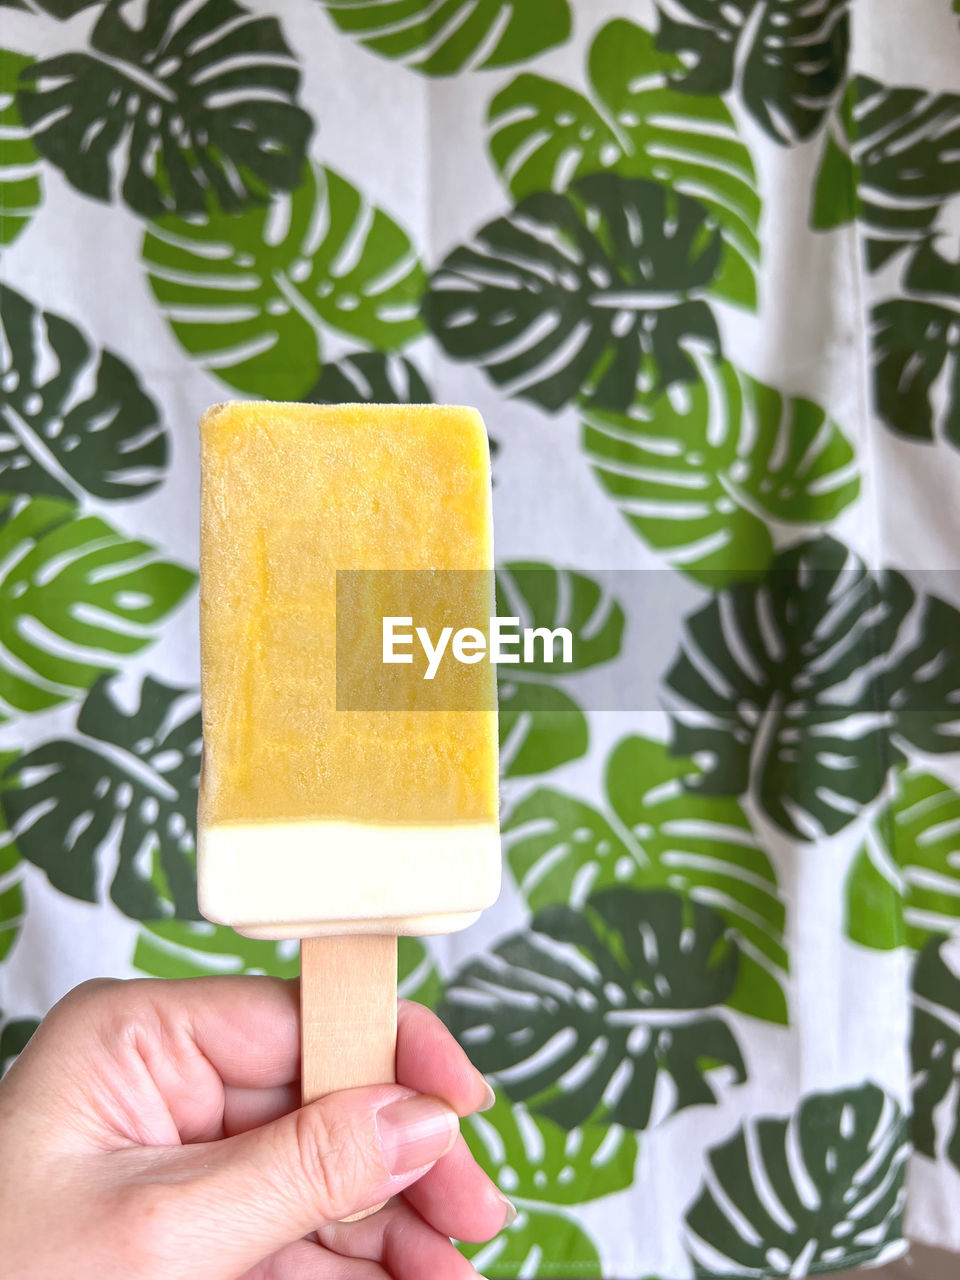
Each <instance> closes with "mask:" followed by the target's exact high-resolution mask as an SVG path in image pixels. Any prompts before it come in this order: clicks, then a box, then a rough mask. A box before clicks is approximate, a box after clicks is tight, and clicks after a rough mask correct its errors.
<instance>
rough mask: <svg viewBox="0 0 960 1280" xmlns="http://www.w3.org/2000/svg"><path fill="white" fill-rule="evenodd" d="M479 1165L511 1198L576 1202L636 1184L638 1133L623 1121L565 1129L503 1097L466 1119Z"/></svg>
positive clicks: (466, 1133) (467, 1135) (468, 1138)
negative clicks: (623, 1123) (489, 1107)
mask: <svg viewBox="0 0 960 1280" xmlns="http://www.w3.org/2000/svg"><path fill="white" fill-rule="evenodd" d="M463 1136H464V1138H465V1139H466V1142H467V1146H468V1147H469V1148H470V1150H471V1152H472V1153H473V1155H474V1156H475V1158H476V1160H477V1163H478V1164H479V1165H480V1167H481V1168H482V1169H484V1170H486V1172H487V1173H488V1174H489V1175H490V1177H491V1178H492V1179H493V1180H494V1182H495V1183H496V1184H497V1186H498V1187H499V1188H500V1189H501V1191H503V1193H504V1194H505V1195H506V1196H509V1197H510V1198H511V1199H513V1200H524V1201H531V1200H532V1201H545V1202H546V1203H548V1204H565V1205H577V1204H585V1203H586V1202H587V1201H589V1200H598V1199H599V1198H600V1197H601V1196H608V1195H612V1194H614V1193H615V1192H617V1191H624V1190H625V1189H626V1188H627V1187H629V1186H632V1184H633V1176H634V1166H635V1165H636V1162H637V1150H638V1143H637V1137H636V1134H634V1133H633V1132H631V1130H629V1129H624V1128H623V1126H622V1125H618V1124H612V1125H600V1124H597V1125H583V1126H582V1127H579V1128H576V1129H570V1130H567V1129H562V1128H561V1127H560V1125H558V1124H554V1122H553V1121H552V1120H547V1119H545V1118H544V1117H543V1116H537V1115H533V1114H531V1112H530V1111H528V1110H527V1108H526V1107H525V1106H524V1105H523V1104H522V1103H520V1102H514V1103H511V1102H510V1101H509V1100H506V1099H503V1098H499V1099H498V1100H497V1102H496V1103H495V1104H494V1106H493V1107H492V1108H491V1109H490V1110H489V1111H485V1112H484V1113H483V1114H482V1115H481V1114H480V1113H479V1112H478V1113H477V1114H475V1115H473V1116H470V1117H469V1119H467V1120H465V1121H464V1122H463Z"/></svg>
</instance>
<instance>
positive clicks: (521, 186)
mask: <svg viewBox="0 0 960 1280" xmlns="http://www.w3.org/2000/svg"><path fill="white" fill-rule="evenodd" d="M682 69H683V64H682V63H681V61H680V59H679V58H676V57H674V56H672V55H670V54H664V53H662V52H660V51H659V50H658V49H656V48H655V46H654V42H653V36H652V35H651V33H650V32H649V31H645V30H644V29H643V27H638V26H637V25H636V24H635V23H633V22H628V21H627V20H626V19H618V20H616V21H614V22H609V23H607V25H606V26H604V27H602V28H601V29H600V32H599V34H598V35H597V37H596V39H595V40H594V42H593V44H592V46H591V48H590V53H589V57H588V61H587V75H588V81H589V86H590V91H589V94H582V93H580V92H578V90H576V89H573V88H571V87H570V86H569V85H565V84H562V83H561V82H560V81H558V80H548V79H546V78H545V77H543V76H537V75H532V74H530V73H526V72H525V73H524V74H522V75H520V76H518V77H517V79H516V80H514V81H513V82H512V83H511V84H509V85H507V87H506V88H505V89H502V90H501V91H500V92H499V93H498V94H497V96H496V97H495V98H494V99H493V101H492V102H491V104H490V111H489V123H490V143H489V145H490V152H491V155H492V157H493V161H494V163H495V164H496V166H497V168H498V169H499V171H500V173H501V175H502V177H503V178H504V180H505V181H506V183H507V185H508V186H509V188H510V192H511V194H512V195H513V197H514V199H515V200H522V199H523V197H524V196H528V195H530V194H532V193H533V192H536V191H551V190H552V191H562V190H564V189H565V188H566V186H567V185H568V184H569V183H570V182H571V181H572V180H573V179H575V178H580V177H583V176H584V175H585V174H588V173H599V172H601V171H604V170H612V171H615V172H616V173H620V174H623V175H624V176H625V177H631V178H649V179H651V180H653V181H655V182H659V183H661V184H662V185H663V186H666V187H669V188H670V189H671V190H673V191H679V192H681V193H683V194H685V195H689V196H693V197H694V198H696V199H697V200H699V201H700V203H701V204H702V205H703V206H704V207H705V208H706V209H708V210H709V212H710V214H711V216H712V217H713V218H714V219H715V221H716V223H717V226H718V227H719V228H720V230H721V232H722V235H723V241H724V250H723V257H722V262H721V266H720V269H719V271H718V274H717V276H716V278H715V279H714V281H713V282H712V284H711V286H710V290H709V292H710V294H711V295H712V296H715V297H718V298H724V299H726V300H727V301H730V302H734V303H739V304H741V305H743V306H747V307H754V306H756V302H757V286H756V274H757V268H758V265H759V259H760V241H759V233H758V225H759V221H760V210H761V200H760V196H759V194H758V191H757V175H756V172H755V170H754V166H753V161H752V159H751V157H750V152H749V151H748V150H747V147H746V144H745V143H744V142H743V140H742V138H741V137H740V134H739V132H738V130H737V127H736V125H735V123H734V121H733V117H732V116H731V115H730V112H729V111H728V109H727V107H726V106H725V105H724V102H723V100H722V99H721V98H719V97H716V96H711V97H695V96H693V95H691V94H686V93H680V92H678V91H677V90H676V89H675V88H673V86H672V84H671V78H673V77H675V76H676V75H677V74H679V73H680V72H681V71H682Z"/></svg>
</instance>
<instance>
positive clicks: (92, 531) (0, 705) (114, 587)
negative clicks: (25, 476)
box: [0, 493, 194, 719]
mask: <svg viewBox="0 0 960 1280" xmlns="http://www.w3.org/2000/svg"><path fill="white" fill-rule="evenodd" d="M0 566H2V569H0V573H2V575H3V576H2V578H0V719H2V718H3V714H4V710H5V708H12V709H13V710H15V711H42V710H45V709H46V708H48V707H54V706H56V705H57V704H58V703H61V702H64V701H65V700H66V699H68V698H72V697H75V696H76V695H77V693H78V692H80V691H82V690H84V689H88V688H89V687H90V686H91V685H92V684H93V682H94V681H95V680H96V679H97V678H98V677H99V676H100V675H102V674H103V673H104V672H105V671H111V670H113V669H114V667H115V666H116V662H115V661H114V658H113V655H115V657H116V658H119V657H121V656H123V655H127V654H133V653H139V652H140V651H141V650H142V649H145V648H146V647H147V646H148V645H149V644H151V643H152V642H153V641H154V639H155V638H156V632H155V627H156V624H157V623H158V622H159V621H160V620H161V619H163V618H165V617H166V615H167V614H168V613H169V612H170V611H171V610H172V609H173V608H174V607H175V606H176V605H178V604H179V603H180V602H181V601H182V600H183V598H184V596H185V595H186V593H187V591H188V590H189V589H190V587H191V585H192V583H193V579H194V575H193V574H192V573H190V571H189V570H187V569H184V568H182V567H181V566H180V565H178V564H173V563H171V562H170V561H169V560H163V559H161V558H160V557H159V556H158V555H157V552H156V551H155V549H154V548H153V547H151V546H150V544H149V543H146V542H139V541H135V540H133V539H130V538H125V537H123V536H121V535H120V534H119V533H117V532H116V530H114V529H113V528H111V527H110V525H108V524H106V523H105V521H103V520H101V519H99V517H97V516H92V515H79V514H77V510H76V508H75V507H74V506H73V505H72V504H71V503H68V502H62V501H61V500H60V499H59V498H27V497H22V496H14V495H11V494H2V493H0Z"/></svg>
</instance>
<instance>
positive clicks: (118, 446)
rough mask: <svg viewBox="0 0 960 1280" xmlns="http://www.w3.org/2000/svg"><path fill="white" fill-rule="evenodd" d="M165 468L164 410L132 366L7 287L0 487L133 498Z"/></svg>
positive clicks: (0, 292)
mask: <svg viewBox="0 0 960 1280" xmlns="http://www.w3.org/2000/svg"><path fill="white" fill-rule="evenodd" d="M166 465H167V437H166V432H165V431H164V429H163V427H162V425H161V423H160V421H159V416H158V413H157V407H156V405H155V404H154V403H153V401H152V400H151V399H150V397H149V396H148V395H147V394H146V393H145V392H144V390H143V389H142V387H141V386H140V383H139V382H138V381H137V377H136V375H135V374H134V373H133V371H132V370H131V369H130V367H129V366H128V365H126V364H124V362H123V361H122V360H120V359H119V358H118V357H117V356H115V355H113V353H112V352H110V351H102V350H100V349H98V348H96V347H94V346H93V345H92V343H91V342H90V341H89V340H88V339H87V338H86V337H85V336H84V335H83V334H82V333H81V332H80V330H79V329H77V328H75V327H74V325H72V324H71V323H70V321H69V320H65V319H64V318H63V317H62V316H58V315H54V314H53V313H52V312H47V311H41V310H40V309H39V308H38V307H35V306H34V305H33V304H32V303H31V302H28V301H27V299H26V298H23V297H21V296H20V294H18V293H14V291H13V290H12V289H8V288H7V287H6V286H4V285H0V489H10V490H18V491H20V492H21V493H30V494H55V495H57V496H58V497H68V498H69V497H82V496H83V493H84V492H86V493H91V494H93V495H94V496H95V497H98V498H108V499H109V498H135V497H138V496H139V495H141V494H146V493H149V492H150V491H151V490H152V489H155V488H156V487H157V485H158V484H159V483H160V481H161V480H162V479H163V475H164V471H165V470H166Z"/></svg>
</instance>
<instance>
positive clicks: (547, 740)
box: [497, 671, 590, 778]
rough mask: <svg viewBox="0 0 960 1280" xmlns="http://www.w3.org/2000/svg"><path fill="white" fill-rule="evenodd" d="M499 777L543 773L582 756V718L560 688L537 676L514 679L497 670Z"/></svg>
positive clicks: (585, 733)
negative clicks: (528, 678) (518, 681)
mask: <svg viewBox="0 0 960 1280" xmlns="http://www.w3.org/2000/svg"><path fill="white" fill-rule="evenodd" d="M497 701H498V710H499V717H498V725H499V729H500V776H501V777H503V778H523V777H529V776H530V775H531V774H534V773H548V772H549V771H550V770H551V769H556V768H559V766H560V765H562V764H567V763H568V761H570V760H577V759H579V758H580V756H583V755H586V753H587V748H588V747H589V745H590V731H589V728H588V726H587V717H586V716H585V715H584V714H583V712H582V711H581V709H580V707H579V706H578V705H577V703H576V702H574V700H573V698H571V697H570V695H569V694H568V693H565V692H564V691H563V689H559V688H556V687H555V686H554V685H552V684H545V683H542V682H540V681H536V680H533V681H527V680H525V681H523V682H522V683H516V682H514V681H513V680H511V679H510V678H509V677H505V676H504V675H503V674H502V672H500V671H498V674H497Z"/></svg>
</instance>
